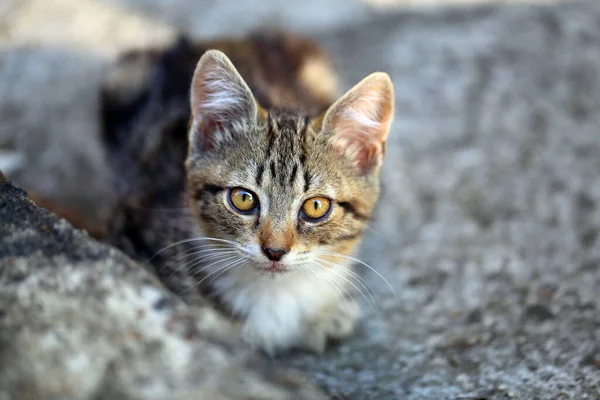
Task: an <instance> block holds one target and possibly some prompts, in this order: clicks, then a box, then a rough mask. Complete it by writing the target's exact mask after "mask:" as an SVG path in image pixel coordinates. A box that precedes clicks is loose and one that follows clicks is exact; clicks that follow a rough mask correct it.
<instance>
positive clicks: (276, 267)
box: [265, 261, 287, 273]
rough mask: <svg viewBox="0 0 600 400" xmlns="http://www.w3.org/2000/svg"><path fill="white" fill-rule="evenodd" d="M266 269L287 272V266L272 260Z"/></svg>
mask: <svg viewBox="0 0 600 400" xmlns="http://www.w3.org/2000/svg"><path fill="white" fill-rule="evenodd" d="M265 271H267V272H276V273H281V272H286V271H287V269H285V267H283V266H282V265H281V264H280V263H278V262H276V261H275V262H272V263H271V265H270V266H269V267H268V268H265Z"/></svg>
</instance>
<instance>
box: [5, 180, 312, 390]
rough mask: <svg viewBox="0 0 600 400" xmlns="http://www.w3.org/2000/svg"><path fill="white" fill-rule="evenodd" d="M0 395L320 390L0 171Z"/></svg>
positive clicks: (221, 318) (223, 319) (225, 320)
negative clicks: (38, 203)
mask: <svg viewBox="0 0 600 400" xmlns="http://www.w3.org/2000/svg"><path fill="white" fill-rule="evenodd" d="M0 220H1V221H2V224H0V238H2V241H1V242H0V243H1V246H0V399H88V398H95V399H114V398H119V399H142V398H144V399H147V398H153V399H259V398H260V399H263V398H269V399H290V400H291V399H298V398H302V399H306V400H312V399H315V398H317V399H319V398H324V397H323V396H322V395H321V394H320V393H319V392H318V391H317V390H316V389H314V387H312V386H311V384H310V383H308V382H307V380H306V379H305V378H303V377H302V376H301V375H299V374H297V373H293V372H290V371H287V370H286V369H285V368H273V364H272V363H270V362H269V361H266V360H264V359H262V358H261V357H260V356H259V355H256V354H254V353H253V352H252V351H251V350H250V349H248V348H247V347H246V346H244V345H243V344H241V340H240V338H239V336H238V335H237V330H236V329H234V328H233V326H232V324H231V323H230V322H229V321H228V320H227V319H225V318H223V317H222V316H220V315H219V314H217V313H216V312H215V311H214V310H212V309H211V308H199V307H197V308H194V309H190V308H188V307H187V306H185V305H184V303H183V302H182V301H181V300H179V299H177V298H175V297H174V296H173V295H171V294H169V292H168V291H167V290H166V289H165V288H163V287H162V285H161V284H160V283H159V282H158V281H157V279H156V278H154V276H153V275H152V274H151V273H149V272H148V271H146V270H145V269H144V268H143V267H142V266H140V265H137V264H136V263H134V262H133V261H131V260H129V259H128V258H127V257H126V256H124V255H123V254H121V253H120V252H118V251H116V250H114V249H111V248H109V247H108V246H105V245H103V244H100V243H97V242H95V241H94V240H92V239H91V238H89V236H88V235H87V234H85V233H83V232H81V231H77V230H74V229H73V228H72V227H71V226H70V225H69V224H68V223H67V222H66V221H64V220H59V219H57V218H56V217H55V216H53V215H51V214H50V213H48V212H47V211H45V210H42V209H39V208H36V207H35V205H34V204H33V203H31V202H30V201H29V200H28V199H27V198H26V194H25V192H23V191H22V190H20V189H17V188H16V187H14V186H12V185H11V184H10V183H9V182H8V181H3V178H2V177H1V175H0Z"/></svg>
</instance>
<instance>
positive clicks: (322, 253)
mask: <svg viewBox="0 0 600 400" xmlns="http://www.w3.org/2000/svg"><path fill="white" fill-rule="evenodd" d="M315 254H321V255H325V256H333V257H341V258H346V259H348V260H352V261H355V262H357V263H359V264H362V265H364V266H365V267H367V268H369V269H370V270H371V271H373V272H375V274H377V276H379V277H380V278H381V279H382V280H383V281H384V282H385V283H386V285H387V286H388V287H389V288H390V291H391V292H392V293H393V294H394V297H397V295H396V291H395V290H394V288H393V287H392V285H390V283H389V282H388V280H387V279H385V278H384V277H383V275H381V274H380V273H379V272H377V271H376V270H375V268H373V267H371V266H370V265H369V264H367V263H366V262H364V261H361V260H359V259H358V258H354V257H350V256H347V255H344V254H339V253H332V252H324V251H319V252H316V253H315Z"/></svg>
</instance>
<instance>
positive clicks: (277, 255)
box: [262, 247, 287, 261]
mask: <svg viewBox="0 0 600 400" xmlns="http://www.w3.org/2000/svg"><path fill="white" fill-rule="evenodd" d="M262 251H263V253H265V256H267V258H268V259H269V260H271V261H279V260H281V258H282V257H283V256H284V255H285V253H287V250H284V249H270V248H268V247H267V248H265V247H263V248H262Z"/></svg>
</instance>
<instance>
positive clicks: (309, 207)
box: [301, 197, 331, 222]
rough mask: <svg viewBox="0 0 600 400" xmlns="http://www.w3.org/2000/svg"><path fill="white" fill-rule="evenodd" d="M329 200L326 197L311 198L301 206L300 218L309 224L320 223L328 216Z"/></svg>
mask: <svg viewBox="0 0 600 400" xmlns="http://www.w3.org/2000/svg"><path fill="white" fill-rule="evenodd" d="M329 211H331V200H329V199H328V198H326V197H311V198H310V199H308V200H306V201H305V202H304V204H302V211H301V216H302V217H303V218H304V219H306V220H308V221H311V222H316V221H320V220H321V219H323V218H325V217H326V216H328V215H329Z"/></svg>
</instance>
